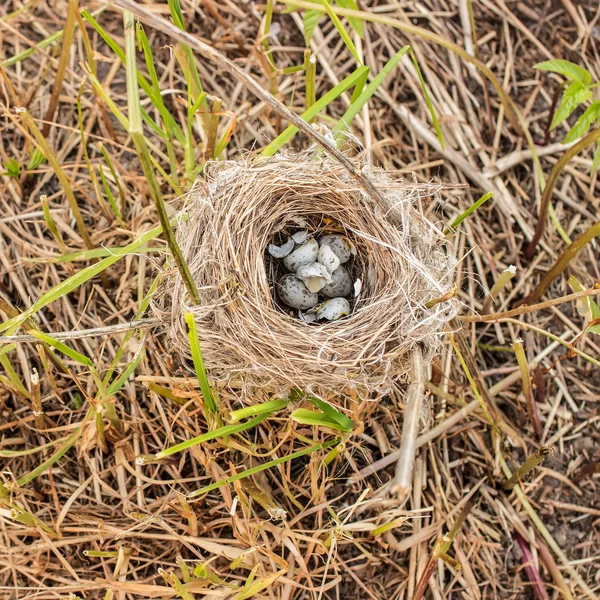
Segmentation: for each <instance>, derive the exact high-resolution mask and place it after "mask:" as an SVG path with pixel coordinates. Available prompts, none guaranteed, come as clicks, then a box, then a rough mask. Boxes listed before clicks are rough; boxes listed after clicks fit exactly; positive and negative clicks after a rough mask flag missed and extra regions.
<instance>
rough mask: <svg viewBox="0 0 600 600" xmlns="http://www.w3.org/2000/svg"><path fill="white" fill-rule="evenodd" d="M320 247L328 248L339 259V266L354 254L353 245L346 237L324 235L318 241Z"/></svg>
mask: <svg viewBox="0 0 600 600" xmlns="http://www.w3.org/2000/svg"><path fill="white" fill-rule="evenodd" d="M319 244H320V245H321V246H329V247H330V248H331V249H332V250H333V252H334V253H335V255H336V256H337V257H338V258H339V259H340V264H342V265H343V264H344V263H346V262H348V261H349V260H350V257H351V256H352V255H353V254H356V248H355V247H354V244H353V243H352V242H351V241H350V240H349V239H348V238H346V237H343V236H341V235H333V234H331V235H324V236H323V237H322V238H321V239H320V240H319Z"/></svg>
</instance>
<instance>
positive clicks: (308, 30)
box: [303, 10, 323, 47]
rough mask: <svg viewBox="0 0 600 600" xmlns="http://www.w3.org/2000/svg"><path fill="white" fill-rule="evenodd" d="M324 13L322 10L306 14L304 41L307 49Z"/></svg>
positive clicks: (309, 11) (310, 11)
mask: <svg viewBox="0 0 600 600" xmlns="http://www.w3.org/2000/svg"><path fill="white" fill-rule="evenodd" d="M322 16H323V13H322V12H321V11H320V10H307V11H305V12H304V21H303V25H304V41H305V42H306V47H308V46H310V40H312V36H313V33H314V32H315V28H316V27H317V25H318V24H319V21H320V20H321V17H322Z"/></svg>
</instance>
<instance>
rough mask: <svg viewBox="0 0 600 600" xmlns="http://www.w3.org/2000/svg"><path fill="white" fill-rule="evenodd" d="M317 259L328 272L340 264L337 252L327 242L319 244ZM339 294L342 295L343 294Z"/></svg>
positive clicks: (331, 271)
mask: <svg viewBox="0 0 600 600" xmlns="http://www.w3.org/2000/svg"><path fill="white" fill-rule="evenodd" d="M317 260H318V261H319V262H320V263H321V264H322V265H324V267H325V268H326V269H327V271H328V272H329V273H333V272H334V271H335V270H336V269H337V268H338V267H339V266H340V264H341V263H340V259H339V258H338V257H337V254H336V253H335V252H334V251H333V250H332V249H331V248H330V247H329V246H328V245H327V244H321V247H320V248H319V254H318V256H317ZM340 295H341V296H343V295H344V294H340Z"/></svg>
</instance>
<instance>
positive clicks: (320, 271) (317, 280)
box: [296, 262, 332, 292]
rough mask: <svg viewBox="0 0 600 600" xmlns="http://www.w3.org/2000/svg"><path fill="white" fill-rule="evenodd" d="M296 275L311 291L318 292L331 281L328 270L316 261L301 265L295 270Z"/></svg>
mask: <svg viewBox="0 0 600 600" xmlns="http://www.w3.org/2000/svg"><path fill="white" fill-rule="evenodd" d="M296 276H297V277H298V279H301V280H302V283H304V285H305V286H306V287H307V288H308V289H309V290H310V291H311V292H318V291H319V290H320V289H321V288H323V287H325V286H326V285H327V284H329V283H331V282H332V279H331V275H330V274H329V271H328V270H327V269H326V268H325V266H324V265H322V264H321V263H318V262H315V263H310V264H308V265H302V266H301V267H299V268H298V270H297V271H296Z"/></svg>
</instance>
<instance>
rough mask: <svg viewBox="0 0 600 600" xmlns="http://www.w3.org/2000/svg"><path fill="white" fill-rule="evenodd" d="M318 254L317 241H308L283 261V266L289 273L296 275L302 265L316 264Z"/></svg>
mask: <svg viewBox="0 0 600 600" xmlns="http://www.w3.org/2000/svg"><path fill="white" fill-rule="evenodd" d="M318 254H319V244H318V242H317V240H314V239H313V240H308V241H307V242H306V243H304V244H302V246H299V247H298V248H296V249H295V250H294V251H293V252H292V253H291V254H288V255H287V256H286V257H285V258H284V259H283V266H284V267H285V268H286V269H287V270H288V271H290V272H292V273H295V272H296V271H297V270H298V268H299V267H301V266H302V265H307V264H309V263H314V262H316V261H317V255H318Z"/></svg>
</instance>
